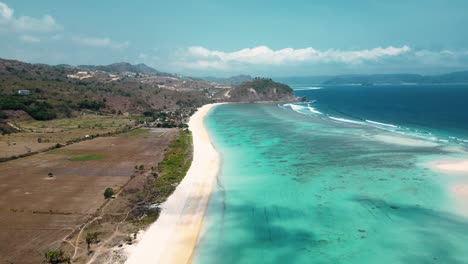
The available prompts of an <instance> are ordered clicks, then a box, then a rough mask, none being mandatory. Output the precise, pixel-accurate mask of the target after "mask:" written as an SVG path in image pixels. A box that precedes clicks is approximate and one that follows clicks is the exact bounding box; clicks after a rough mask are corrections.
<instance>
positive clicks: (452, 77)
mask: <svg viewBox="0 0 468 264" xmlns="http://www.w3.org/2000/svg"><path fill="white" fill-rule="evenodd" d="M275 80H278V81H280V82H285V83H307V84H311V83H313V84H318V85H346V84H355V85H363V84H364V85H374V84H375V85H383V84H395V85H398V84H400V85H404V84H465V83H468V71H460V72H452V73H447V74H440V75H420V74H371V75H363V74H355V75H336V76H304V77H284V78H275Z"/></svg>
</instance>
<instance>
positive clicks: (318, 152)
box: [193, 85, 468, 264]
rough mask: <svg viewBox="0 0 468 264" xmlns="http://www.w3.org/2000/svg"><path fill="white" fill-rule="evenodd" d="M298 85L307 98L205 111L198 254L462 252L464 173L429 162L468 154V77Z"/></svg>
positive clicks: (380, 259) (332, 259)
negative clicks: (205, 179) (217, 166)
mask: <svg viewBox="0 0 468 264" xmlns="http://www.w3.org/2000/svg"><path fill="white" fill-rule="evenodd" d="M295 88H296V89H297V90H296V94H297V95H298V96H306V97H307V98H309V99H310V100H311V103H298V104H228V105H221V106H217V107H215V108H214V109H213V110H212V112H211V113H210V114H209V115H208V116H207V119H206V121H205V123H206V126H207V128H208V130H209V131H210V136H211V137H212V140H213V143H214V145H215V147H216V149H217V150H218V151H219V153H220V154H221V158H222V164H221V171H220V173H219V175H218V179H217V186H216V189H215V190H214V192H213V194H212V197H211V200H210V204H209V207H208V210H207V214H206V217H205V220H204V227H203V232H202V234H201V236H200V241H199V243H198V246H197V248H196V251H195V254H194V260H193V261H194V263H201V264H210V263H349V264H352V263H360V264H366V263H416V264H418V263H468V251H467V250H466V248H467V247H468V232H467V231H466V230H468V210H466V211H465V209H466V208H464V204H463V203H462V202H460V199H459V198H460V190H461V189H463V190H464V188H465V187H466V190H468V187H467V186H468V180H467V179H465V178H468V177H466V176H468V175H466V174H464V175H460V174H451V173H448V172H441V171H436V170H433V169H431V168H429V166H427V165H426V164H428V163H430V162H433V161H438V160H442V159H468V153H467V151H468V141H467V139H468V87H467V86H409V85H407V86H333V87H332V86H328V87H313V86H307V85H305V86H303V85H301V86H296V87H295ZM460 188H461V189H460ZM454 190H458V191H457V192H456V193H457V195H458V196H457V195H455V194H454ZM461 193H462V194H466V193H468V192H466V193H465V192H461ZM464 198H466V196H465V197H464Z"/></svg>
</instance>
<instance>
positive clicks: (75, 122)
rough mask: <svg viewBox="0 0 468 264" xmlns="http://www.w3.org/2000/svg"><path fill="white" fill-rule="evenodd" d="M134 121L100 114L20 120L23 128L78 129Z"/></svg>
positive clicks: (119, 125) (123, 124)
mask: <svg viewBox="0 0 468 264" xmlns="http://www.w3.org/2000/svg"><path fill="white" fill-rule="evenodd" d="M132 123H134V121H132V120H130V119H129V118H127V117H116V116H100V115H86V116H80V117H73V118H63V119H55V120H52V121H23V122H18V125H19V126H20V127H22V128H31V129H39V128H61V129H76V128H106V127H107V128H117V127H125V126H129V125H131V124H132Z"/></svg>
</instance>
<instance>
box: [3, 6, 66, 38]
mask: <svg viewBox="0 0 468 264" xmlns="http://www.w3.org/2000/svg"><path fill="white" fill-rule="evenodd" d="M0 28H1V29H2V30H3V31H10V32H19V33H51V32H56V31H59V30H61V29H62V26H61V25H59V24H58V23H57V22H56V21H55V19H54V18H53V17H52V16H49V15H44V16H43V17H40V18H35V17H29V16H19V17H17V16H15V11H14V10H13V9H12V8H10V7H9V6H8V5H6V4H5V3H3V2H0Z"/></svg>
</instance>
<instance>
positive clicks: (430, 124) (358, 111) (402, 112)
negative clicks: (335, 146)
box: [292, 85, 468, 143]
mask: <svg viewBox="0 0 468 264" xmlns="http://www.w3.org/2000/svg"><path fill="white" fill-rule="evenodd" d="M292 87H294V88H295V89H296V91H295V93H296V95H297V96H306V97H307V98H308V99H310V100H312V103H311V104H310V105H309V104H307V106H310V107H312V108H311V109H310V110H312V111H313V110H314V109H315V110H316V111H318V112H320V113H322V114H323V117H332V118H333V117H335V118H340V119H342V121H346V120H349V121H354V122H362V123H363V124H366V125H377V126H378V127H382V128H385V127H386V128H388V129H393V130H398V131H400V132H402V133H403V132H406V133H409V134H415V135H420V136H424V135H425V136H427V137H428V138H431V137H432V138H433V139H436V138H437V139H439V140H450V141H455V142H456V141H459V143H468V85H376V86H357V85H348V86H307V85H292ZM373 122H374V123H373ZM375 122H377V123H375ZM378 123H381V124H380V125H379V124H378ZM385 125H388V126H385Z"/></svg>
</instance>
